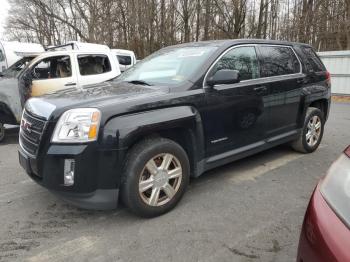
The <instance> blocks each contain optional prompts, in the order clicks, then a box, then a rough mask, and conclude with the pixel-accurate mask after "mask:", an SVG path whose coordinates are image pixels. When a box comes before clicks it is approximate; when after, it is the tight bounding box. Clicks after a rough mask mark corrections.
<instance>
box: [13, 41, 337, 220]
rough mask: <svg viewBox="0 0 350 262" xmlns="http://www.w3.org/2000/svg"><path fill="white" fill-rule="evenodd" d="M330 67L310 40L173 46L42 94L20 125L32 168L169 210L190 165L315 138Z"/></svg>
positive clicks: (97, 197) (84, 193)
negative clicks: (86, 82) (121, 69)
mask: <svg viewBox="0 0 350 262" xmlns="http://www.w3.org/2000/svg"><path fill="white" fill-rule="evenodd" d="M330 95H331V90H330V76H329V73H328V72H327V71H326V69H325V67H324V65H323V64H322V62H321V61H320V59H319V58H318V57H317V55H316V53H315V52H314V51H313V49H312V48H311V47H310V46H309V45H306V44H300V43H290V42H279V41H264V40H223V41H209V42H197V43H187V44H182V45H177V46H171V47H167V48H164V49H161V50H160V51H158V52H156V53H154V54H152V55H150V56H149V57H147V58H146V59H144V60H142V61H141V62H139V63H138V64H136V65H135V66H134V67H132V68H131V69H129V70H128V71H126V72H125V73H124V74H122V75H121V76H119V77H118V78H116V79H114V80H112V81H109V82H105V83H103V84H98V85H91V86H85V87H83V88H82V89H81V90H66V91H63V92H62V91H61V92H60V93H55V94H52V95H50V96H47V97H42V98H32V99H30V100H29V101H28V102H27V103H26V106H25V109H24V111H23V117H22V120H21V129H20V136H19V141H20V150H19V160H20V163H21V165H22V166H23V168H25V170H26V172H27V173H28V174H29V176H30V177H31V178H32V179H33V180H35V181H36V182H37V183H39V184H40V185H42V186H44V187H46V188H48V189H49V190H50V191H52V192H53V193H55V194H57V195H59V196H60V197H62V198H63V199H65V200H66V201H68V202H70V203H73V204H75V205H77V206H80V207H83V208H92V209H109V208H115V207H116V206H117V203H118V198H119V196H120V197H121V199H122V200H123V202H124V203H125V205H126V206H127V207H128V208H129V209H130V210H132V211H133V212H135V213H136V214H138V215H140V216H145V217H153V216H157V215H160V214H163V213H165V212H167V211H169V210H171V209H172V208H173V207H174V206H175V205H176V204H177V203H178V202H179V200H180V198H181V197H182V195H183V194H184V192H185V190H186V187H187V185H188V183H189V178H190V176H192V177H198V176H200V175H201V174H203V173H204V172H205V171H207V170H209V169H212V168H215V167H217V166H221V165H223V164H226V163H229V162H231V161H234V160H237V159H240V158H243V157H246V156H248V155H252V154H255V153H257V152H259V151H262V150H265V149H267V148H270V147H273V146H276V145H279V144H283V143H290V144H291V145H292V147H293V148H294V149H296V150H297V151H300V152H303V153H310V152H313V151H314V150H316V148H317V147H318V145H319V144H320V142H321V139H322V135H323V128H324V124H325V121H326V119H327V117H328V112H329V106H330Z"/></svg>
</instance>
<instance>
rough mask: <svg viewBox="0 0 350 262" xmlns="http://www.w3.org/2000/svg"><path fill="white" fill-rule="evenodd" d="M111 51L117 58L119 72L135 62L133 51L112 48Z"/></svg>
mask: <svg viewBox="0 0 350 262" xmlns="http://www.w3.org/2000/svg"><path fill="white" fill-rule="evenodd" d="M112 52H113V54H114V55H115V56H116V57H117V59H118V62H119V66H120V71H121V72H124V71H125V70H127V69H129V68H130V67H132V66H133V65H135V64H136V63H137V60H136V56H135V53H134V52H133V51H131V50H125V49H112Z"/></svg>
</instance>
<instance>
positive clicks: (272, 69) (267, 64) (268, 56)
mask: <svg viewBox="0 0 350 262" xmlns="http://www.w3.org/2000/svg"><path fill="white" fill-rule="evenodd" d="M259 50H260V57H261V59H260V60H261V61H260V63H261V76H262V77H271V76H280V75H290V74H296V73H300V63H299V60H298V58H297V57H296V55H295V53H294V52H293V50H292V49H291V48H290V47H284V46H260V47H259Z"/></svg>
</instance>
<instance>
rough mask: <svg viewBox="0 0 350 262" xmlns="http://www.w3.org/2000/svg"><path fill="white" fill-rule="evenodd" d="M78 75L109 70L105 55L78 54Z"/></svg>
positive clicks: (96, 73) (94, 73) (109, 64)
mask: <svg viewBox="0 0 350 262" xmlns="http://www.w3.org/2000/svg"><path fill="white" fill-rule="evenodd" d="M78 64H79V71H80V75H82V76H87V75H99V74H103V73H107V72H110V71H111V70H112V69H111V63H110V62H109V59H108V56H106V55H78Z"/></svg>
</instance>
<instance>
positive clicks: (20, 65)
mask: <svg viewBox="0 0 350 262" xmlns="http://www.w3.org/2000/svg"><path fill="white" fill-rule="evenodd" d="M34 57H35V56H27V57H23V58H22V59H20V60H18V61H17V62H16V63H14V64H13V65H12V66H10V67H9V68H7V69H6V70H5V71H4V72H3V75H4V76H7V77H16V76H17V75H18V74H19V73H20V72H21V71H22V70H23V69H24V68H25V67H26V66H27V65H28V63H29V62H30V61H32V60H33V59H34Z"/></svg>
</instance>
